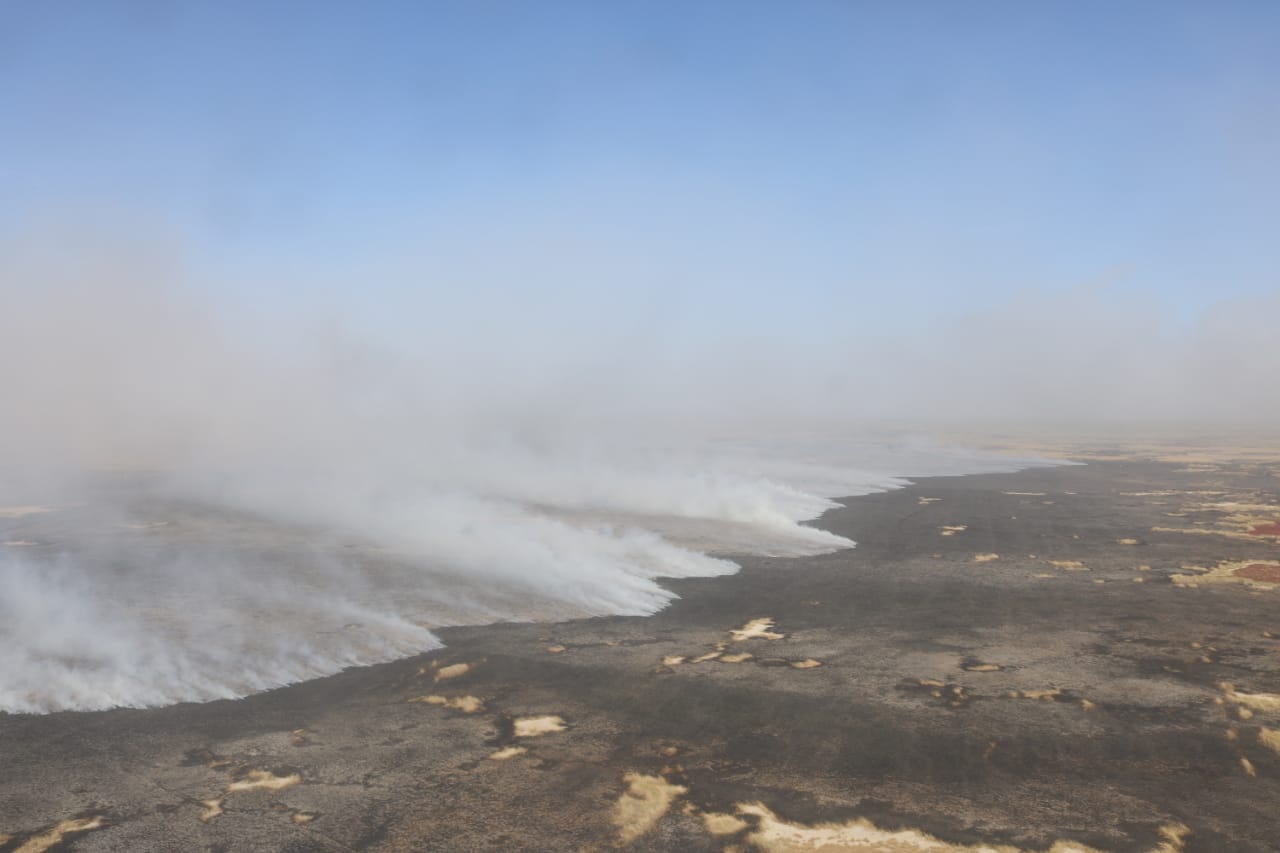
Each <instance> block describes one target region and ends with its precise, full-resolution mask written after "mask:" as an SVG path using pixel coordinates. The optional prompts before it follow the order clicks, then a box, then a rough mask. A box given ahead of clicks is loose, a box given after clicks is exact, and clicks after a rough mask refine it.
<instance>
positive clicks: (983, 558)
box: [973, 554, 1000, 563]
mask: <svg viewBox="0 0 1280 853" xmlns="http://www.w3.org/2000/svg"><path fill="white" fill-rule="evenodd" d="M998 559H1000V555H999V554H974V555H973V561H974V562H975V563H990V562H991V561H992V560H998Z"/></svg>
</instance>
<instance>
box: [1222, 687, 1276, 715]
mask: <svg viewBox="0 0 1280 853" xmlns="http://www.w3.org/2000/svg"><path fill="white" fill-rule="evenodd" d="M1218 689H1219V690H1221V691H1222V693H1223V695H1224V697H1225V698H1226V700H1227V701H1228V702H1231V703H1234V704H1236V705H1239V706H1241V707H1243V708H1247V709H1249V710H1250V711H1262V712H1264V713H1280V693H1242V692H1241V691H1239V690H1236V687H1235V685H1234V684H1232V683H1231V682H1229V681H1224V682H1222V683H1221V684H1219V685H1218Z"/></svg>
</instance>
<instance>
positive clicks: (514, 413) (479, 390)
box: [0, 235, 1278, 712]
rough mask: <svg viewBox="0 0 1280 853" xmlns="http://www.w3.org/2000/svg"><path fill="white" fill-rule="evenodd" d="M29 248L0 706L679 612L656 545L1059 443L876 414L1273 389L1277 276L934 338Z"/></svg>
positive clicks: (284, 673) (704, 566)
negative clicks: (1265, 290)
mask: <svg viewBox="0 0 1280 853" xmlns="http://www.w3.org/2000/svg"><path fill="white" fill-rule="evenodd" d="M0 264H2V268H0V296H2V297H3V304H4V311H3V313H0V389H2V391H0V393H3V395H4V397H3V399H4V410H3V412H4V414H3V418H0V464H3V466H4V468H3V479H2V480H0V539H3V542H4V544H3V545H0V586H2V588H3V596H0V710H5V711H18V712H31V711H35V712H40V711H50V710H60V709H68V708H79V709H90V708H105V707H111V706H116V705H153V704H163V703H168V702H174V701H180V700H190V699H195V700H202V699H211V698H219V697H230V696H238V695H243V694H245V693H248V692H252V691H255V690H261V689H266V688H269V687H272V686H276V685H280V684H284V683H288V682H291V681H296V680H299V679H303V678H308V677H313V676H316V675H320V674H324V673H331V672H334V671H336V670H338V669H340V668H342V667H344V666H348V665H354V664H361V663H369V662H374V661H380V660H386V659H390V658H393V657H396V656H400V655H404V654H408V653H412V652H415V651H420V650H424V649H428V648H431V647H433V646H435V645H437V644H438V641H437V640H436V639H435V637H434V635H433V634H432V633H431V631H432V629H434V628H438V627H440V626H445V625H450V624H459V623H465V622H478V621H493V620H504V619H547V618H566V617H575V616H584V615H595V614H608V613H621V614H644V613H650V612H653V611H654V610H656V609H658V608H661V607H662V606H663V605H664V604H665V603H666V602H667V601H669V600H670V597H671V593H669V592H668V591H667V590H665V589H664V588H663V587H662V586H661V585H660V583H659V582H658V581H657V579H658V578H662V577H677V576H693V575H715V574H723V573H728V572H732V571H733V570H734V568H735V566H734V563H733V562H732V561H731V559H730V556H731V555H733V554H742V553H767V554H779V555H800V554H810V553H818V552H822V551H826V550H830V549H835V548H843V547H850V546H852V544H853V543H851V542H849V541H847V540H844V539H842V538H840V537H838V536H834V535H832V534H829V533H826V532H824V531H821V530H818V529H816V528H814V527H811V526H808V525H806V524H804V522H805V521H807V520H811V519H813V518H815V517H817V516H818V515H820V514H821V513H822V512H823V511H824V510H826V509H827V508H829V507H831V506H833V504H832V503H831V501H830V499H831V498H832V497H836V496H842V495H852V494H858V493H865V492H867V491H869V490H876V489H885V488H893V487H895V486H897V485H900V484H901V483H902V482H903V481H902V480H901V479H900V478H901V477H902V476H909V475H913V474H930V473H937V474H946V473H965V472H969V471H976V470H998V469H1007V468H1012V467H1017V466H1019V465H1024V464H1032V462H1033V460H1026V459H1015V458H1011V457H1000V456H995V455H992V454H982V453H976V452H969V451H963V450H958V449H955V448H949V447H945V446H942V445H937V444H934V443H931V442H929V441H926V440H922V439H918V438H917V439H909V438H904V437H903V436H902V435H901V434H900V433H889V432H886V431H885V430H883V429H879V428H877V429H874V430H873V429H870V428H868V427H866V426H865V425H863V426H861V427H858V428H854V427H851V426H849V424H850V423H852V422H855V421H857V419H859V418H865V417H868V416H874V417H878V418H886V417H896V418H899V419H901V420H905V421H906V422H908V423H909V424H913V425H916V426H935V425H936V424H937V423H939V422H941V421H944V420H958V419H963V418H965V417H969V418H983V417H988V418H1005V419H1011V418H1029V417H1042V418H1058V419H1067V418H1070V417H1072V416H1074V415H1078V414H1080V413H1088V414H1089V415H1092V416H1100V415H1101V416H1106V417H1112V418H1140V417H1143V416H1147V415H1154V416H1159V417H1186V416H1201V415H1203V416H1216V415H1225V416H1229V417H1231V418H1236V419H1241V420H1247V419H1250V418H1254V417H1261V416H1264V415H1275V414H1276V413H1277V411H1278V409H1277V400H1276V391H1275V384H1274V383H1271V382H1268V381H1267V379H1268V377H1271V376H1274V375H1275V373H1276V362H1277V355H1276V351H1275V348H1274V347H1273V346H1271V344H1270V342H1269V340H1268V339H1266V337H1265V334H1264V333H1265V329H1264V328H1263V327H1262V326H1263V324H1264V321H1263V320H1262V319H1259V318H1261V317H1263V316H1264V312H1267V311H1269V312H1270V313H1269V315H1268V316H1275V309H1276V306H1275V304H1274V303H1269V304H1259V305H1243V304H1242V305H1237V306H1223V307H1222V309H1221V310H1220V311H1219V312H1218V313H1214V314H1211V315H1210V316H1209V318H1208V319H1207V320H1206V321H1205V322H1204V323H1203V324H1201V325H1200V326H1197V327H1195V328H1191V329H1176V328H1175V326H1174V324H1172V323H1163V322H1161V321H1160V319H1159V318H1158V317H1151V316H1138V315H1137V314H1135V311H1136V310H1137V308H1138V306H1134V305H1126V304H1124V303H1122V302H1115V301H1114V300H1110V301H1109V297H1107V296H1106V295H1105V294H1099V293H1094V292H1091V293H1088V294H1085V295H1083V296H1081V295H1080V294H1075V295H1069V294H1068V295H1063V296H1062V297H1061V300H1062V303H1061V304H1050V303H1048V302H1044V301H1041V302H1028V303H1027V304H1024V305H1016V306H1010V307H1006V308H1004V309H1001V310H999V311H995V312H992V313H988V314H985V315H980V316H974V317H970V318H965V319H964V320H963V322H957V323H955V324H950V325H947V324H944V325H943V326H941V327H939V328H938V329H936V330H935V333H934V334H933V335H932V336H931V337H930V340H931V342H930V343H926V344H923V345H922V344H920V343H919V340H913V341H912V342H911V343H910V345H908V344H907V343H904V342H903V341H900V340H891V339H880V340H876V339H873V338H865V337H864V338H851V339H848V340H846V339H843V338H839V339H837V338H830V339H825V340H822V341H816V342H814V346H812V347H801V348H791V349H789V348H787V347H782V346H773V347H770V346H768V345H767V344H766V343H764V342H761V341H758V340H757V341H742V342H740V343H737V344H731V343H725V341H724V339H723V338H710V337H706V338H703V339H692V340H691V339H690V338H689V337H688V336H687V335H682V336H679V338H678V342H676V343H670V342H666V341H664V339H663V336H662V335H661V334H655V333H654V330H653V328H652V327H651V328H649V329H648V331H647V332H646V333H645V334H637V332H636V329H635V326H634V324H632V323H631V321H630V318H627V317H625V316H618V317H614V316H609V315H608V314H607V313H600V314H598V315H592V316H590V317H589V318H588V317H587V316H586V315H584V314H582V313H579V314H576V315H572V317H571V318H566V317H561V316H551V313H554V312H551V313H548V311H547V310H546V309H543V308H539V307H538V306H532V307H531V306H528V305H517V306H514V307H511V306H505V307H504V306H503V305H502V304H500V303H499V304H494V303H493V302H492V301H491V300H488V299H482V300H467V299H459V298H457V297H450V299H449V300H442V301H439V302H437V303H436V304H423V303H422V302H421V301H418V302H415V303H412V309H411V310H410V309H409V308H408V307H406V311H407V312H410V313H412V316H408V317H402V318H401V321H402V322H401V323H400V324H399V327H398V328H397V330H395V331H394V332H387V331H386V330H380V329H378V328H376V327H371V326H370V324H369V323H367V322H362V321H358V320H356V319H354V318H353V317H349V316H346V315H345V314H344V312H343V311H341V310H340V308H341V306H336V305H333V304H328V305H327V306H326V307H325V308H324V309H323V310H312V309H310V308H307V307H304V306H301V305H283V306H282V305H279V304H272V305H268V306H266V307H264V306H263V303H264V302H267V303H269V302H270V300H271V298H272V296H271V294H264V293H241V294H239V295H231V294H225V293H224V295H223V296H221V297H214V296H211V295H210V292H211V291H210V289H209V287H208V286H207V282H199V281H193V280H191V279H190V278H189V277H188V276H187V274H186V273H185V272H184V267H183V263H182V261H181V258H180V257H179V256H178V254H177V253H174V252H170V251H166V250H164V249H158V248H156V246H155V245H153V244H152V245H138V244H136V243H135V244H130V243H128V242H127V241H119V240H114V241H102V242H95V241H94V240H89V239H83V236H82V235H80V236H77V237H76V238H74V239H71V240H68V241H65V242H63V243H61V244H59V245H50V243H49V242H48V241H43V242H42V241H39V240H30V241H26V242H24V243H23V244H21V245H9V246H6V247H5V250H4V251H3V252H0ZM445 290H446V291H447V288H445ZM300 292H303V291H301V290H299V289H298V288H297V287H294V288H292V289H290V290H289V291H288V293H290V294H292V296H293V298H296V297H297V295H298V294H299V293H300ZM490 296H491V294H490ZM317 302H318V303H320V304H324V303H325V300H323V299H318V300H317ZM406 306H408V303H406ZM415 312H416V313H415ZM570 319H572V320H573V321H574V322H577V323H580V324H587V321H588V320H590V323H589V326H590V328H584V329H581V330H575V328H574V322H570ZM647 322H650V325H652V321H647ZM548 329H550V330H553V331H550V332H549V331H548ZM406 330H408V331H407V332H406ZM1193 402H1194V405H1193ZM1205 406H1208V407H1211V409H1212V411H1205V410H1204V407H1205Z"/></svg>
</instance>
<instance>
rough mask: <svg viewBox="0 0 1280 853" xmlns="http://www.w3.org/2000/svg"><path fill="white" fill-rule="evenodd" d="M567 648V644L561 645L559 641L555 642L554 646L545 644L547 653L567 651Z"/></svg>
mask: <svg viewBox="0 0 1280 853" xmlns="http://www.w3.org/2000/svg"><path fill="white" fill-rule="evenodd" d="M568 648H569V647H568V646H562V645H560V644H559V643H557V644H556V645H554V646H547V654H552V655H558V654H560V653H561V652H565V651H568Z"/></svg>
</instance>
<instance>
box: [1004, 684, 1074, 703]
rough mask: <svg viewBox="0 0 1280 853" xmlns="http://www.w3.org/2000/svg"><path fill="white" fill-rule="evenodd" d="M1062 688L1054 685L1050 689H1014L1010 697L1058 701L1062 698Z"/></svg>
mask: <svg viewBox="0 0 1280 853" xmlns="http://www.w3.org/2000/svg"><path fill="white" fill-rule="evenodd" d="M1062 695H1063V693H1062V689H1061V688H1059V687H1052V688H1050V689H1048V690H1013V691H1010V692H1009V698H1010V699H1034V700H1036V701H1038V702H1056V701H1058V700H1059V699H1061V698H1062Z"/></svg>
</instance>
